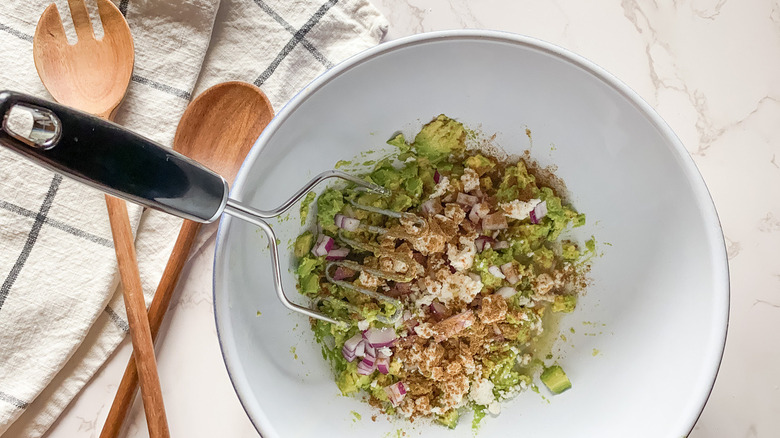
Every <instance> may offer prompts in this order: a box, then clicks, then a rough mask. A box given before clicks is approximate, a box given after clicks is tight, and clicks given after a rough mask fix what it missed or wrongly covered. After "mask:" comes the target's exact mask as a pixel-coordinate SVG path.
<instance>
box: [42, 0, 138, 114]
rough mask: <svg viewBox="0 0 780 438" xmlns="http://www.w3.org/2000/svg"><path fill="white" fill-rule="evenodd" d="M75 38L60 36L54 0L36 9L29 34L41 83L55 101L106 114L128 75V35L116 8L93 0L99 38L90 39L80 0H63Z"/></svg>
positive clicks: (62, 33) (130, 56)
mask: <svg viewBox="0 0 780 438" xmlns="http://www.w3.org/2000/svg"><path fill="white" fill-rule="evenodd" d="M68 5H69V6H70V13H71V17H72V18H73V24H74V26H75V28H76V36H77V37H78V41H77V42H76V44H73V45H71V44H70V43H68V39H67V37H66V36H65V28H64V26H63V25H62V19H61V18H60V13H59V11H58V10H57V5H55V4H54V3H52V4H50V5H49V6H48V7H47V8H46V10H45V11H44V12H43V15H41V19H40V21H39V22H38V26H37V27H36V28H35V36H34V37H33V56H34V59H35V69H36V70H38V76H40V78H41V81H42V82H43V85H44V86H45V87H46V90H48V91H49V93H50V94H51V95H52V96H53V97H54V99H55V100H57V102H59V103H62V104H64V105H68V106H72V107H74V108H78V109H80V110H82V111H86V112H88V113H90V114H94V115H96V116H100V117H103V118H105V119H110V118H111V115H112V113H113V111H114V110H115V109H116V107H117V106H119V103H120V102H121V101H122V99H123V98H124V96H125V92H126V91H127V87H128V85H129V84H130V78H131V77H132V75H133V61H134V59H135V56H134V51H133V37H132V35H131V34H130V28H129V27H128V25H127V21H125V18H124V17H123V16H122V13H121V12H120V11H119V9H117V7H116V6H114V4H113V3H111V2H110V1H109V0H98V1H97V5H98V13H99V15H100V21H101V22H102V24H103V38H101V39H99V40H98V39H96V38H95V34H94V31H93V30H92V23H91V21H90V18H89V13H88V12H87V8H86V5H85V4H84V1H83V0H68Z"/></svg>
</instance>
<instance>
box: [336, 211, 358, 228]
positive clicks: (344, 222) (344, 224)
mask: <svg viewBox="0 0 780 438" xmlns="http://www.w3.org/2000/svg"><path fill="white" fill-rule="evenodd" d="M333 220H334V222H336V226H337V227H339V228H343V229H345V230H347V231H357V229H358V227H359V226H360V220H358V219H355V218H353V217H349V216H344V215H343V214H337V215H336V216H334V218H333Z"/></svg>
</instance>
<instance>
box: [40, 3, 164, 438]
mask: <svg viewBox="0 0 780 438" xmlns="http://www.w3.org/2000/svg"><path fill="white" fill-rule="evenodd" d="M97 5H98V13H99V15H100V21H101V22H102V25H103V34H104V35H103V37H102V38H101V39H97V38H95V34H94V32H93V30H92V22H91V20H90V17H89V12H88V11H87V7H86V4H85V3H84V0H68V6H69V8H70V13H71V17H72V18H73V25H74V27H75V28H76V36H77V37H78V41H77V42H76V44H69V43H68V40H67V38H66V36H65V28H64V27H63V24H62V19H61V18H60V14H59V11H58V10H57V6H56V5H55V4H51V5H49V6H48V7H47V8H46V10H45V11H44V12H43V15H42V16H41V19H40V21H39V22H38V26H37V27H36V29H35V36H34V38H33V55H34V59H35V68H36V70H38V76H40V78H41V81H42V82H43V85H44V86H45V87H46V89H47V90H48V91H49V93H51V95H52V96H53V97H54V98H55V99H56V100H57V101H58V102H60V103H61V104H64V105H67V106H71V107H73V108H76V109H79V110H82V111H85V112H88V113H91V114H94V115H96V116H100V117H103V118H106V119H109V120H110V119H112V118H113V116H114V112H115V111H116V108H117V107H118V106H119V104H120V103H121V102H122V99H123V98H124V96H125V93H126V91H127V87H128V86H129V84H130V79H131V77H132V73H133V62H134V59H135V55H134V48H133V37H132V35H131V34H130V28H129V26H128V25H127V21H125V18H124V17H123V16H122V13H121V12H119V9H117V7H116V6H114V5H113V4H112V3H111V2H110V1H109V0H97ZM106 206H107V208H108V216H109V219H110V222H111V233H112V234H113V237H114V248H115V250H116V256H117V262H118V265H119V274H120V278H121V280H122V290H123V293H124V301H125V307H126V309H127V319H128V324H129V326H130V337H131V339H132V343H133V358H134V359H135V363H136V365H137V366H138V379H139V385H140V387H141V398H142V400H143V404H144V410H145V412H146V420H147V423H148V427H149V435H150V436H151V437H154V438H157V437H168V436H170V432H169V430H168V422H167V419H166V416H165V408H164V405H163V399H162V390H161V389H160V380H159V376H158V373H157V362H156V360H155V357H154V344H153V343H152V336H151V330H150V327H149V321H148V319H147V316H146V304H145V302H144V295H143V289H142V287H141V277H140V274H139V272H138V262H137V260H136V254H135V246H134V241H133V233H132V229H131V226H130V219H129V217H128V213H127V205H126V204H125V202H124V201H122V200H120V199H117V198H114V197H113V196H109V195H106Z"/></svg>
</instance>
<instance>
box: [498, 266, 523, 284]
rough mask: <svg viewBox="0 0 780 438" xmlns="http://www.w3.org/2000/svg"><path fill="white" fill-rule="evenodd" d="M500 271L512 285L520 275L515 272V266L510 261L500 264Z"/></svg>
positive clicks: (517, 280) (518, 279)
mask: <svg viewBox="0 0 780 438" xmlns="http://www.w3.org/2000/svg"><path fill="white" fill-rule="evenodd" d="M501 272H503V273H504V275H505V276H506V281H508V282H509V284H511V285H512V286H514V285H516V284H517V283H518V282H519V281H520V276H519V275H518V273H517V268H515V266H514V265H513V264H512V262H509V263H504V264H503V265H501Z"/></svg>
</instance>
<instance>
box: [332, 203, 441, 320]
mask: <svg viewBox="0 0 780 438" xmlns="http://www.w3.org/2000/svg"><path fill="white" fill-rule="evenodd" d="M356 190H357V191H361V190H360V188H359V189H356ZM349 203H350V204H351V205H352V206H353V207H354V208H357V209H360V210H364V211H367V212H370V213H376V214H380V215H383V216H385V217H389V218H394V219H398V220H399V224H403V226H398V227H392V228H384V227H378V226H374V225H369V224H365V223H362V222H359V223H355V221H356V219H354V218H342V220H348V221H353V223H352V225H351V226H350V227H348V228H349V230H347V229H344V228H340V229H339V231H338V235H337V236H338V237H337V240H338V241H339V243H340V244H341V245H342V246H345V247H349V248H350V250H351V251H350V252H351V253H352V254H356V255H357V256H358V257H360V258H362V259H363V261H364V263H360V262H358V261H356V260H349V259H343V260H332V261H329V262H328V263H327V264H326V265H325V277H326V278H327V280H328V281H329V282H330V283H332V284H335V285H337V286H339V287H342V288H345V289H349V290H353V291H355V292H358V293H361V294H364V295H366V296H368V297H371V298H373V299H376V300H377V301H379V302H382V303H386V304H389V305H391V306H392V309H393V310H394V313H393V314H392V315H391V316H386V315H385V314H383V313H381V312H380V314H379V315H377V316H376V319H377V320H378V321H379V322H382V323H386V324H395V323H396V322H397V321H399V320H400V319H401V316H402V315H403V305H402V303H401V302H400V301H399V300H397V299H396V298H393V297H391V296H388V295H387V294H385V293H383V292H387V291H389V290H390V284H389V283H388V282H393V283H396V284H397V283H401V284H407V283H409V282H411V281H412V280H414V279H415V278H417V277H418V276H421V275H422V274H423V267H422V265H420V263H418V262H417V261H416V260H415V259H414V258H413V257H412V256H411V255H410V254H409V253H404V252H401V251H398V250H396V249H395V246H394V245H393V246H391V247H388V246H383V245H379V244H377V243H373V242H371V239H370V238H366V239H364V240H361V239H360V238H358V237H357V234H361V233H360V232H364V233H362V234H367V235H369V236H374V237H376V238H386V239H390V242H394V241H396V240H399V239H400V240H409V239H413V238H416V237H419V236H421V235H422V234H424V233H425V232H426V231H427V229H428V223H427V222H426V221H425V220H423V219H422V218H421V217H419V216H417V215H415V214H412V213H399V212H395V211H392V210H387V209H383V208H378V207H373V206H370V205H364V204H360V203H358V202H357V201H355V200H354V199H350V200H349ZM366 260H370V261H372V262H374V263H373V264H375V265H376V266H371V263H365V261H366ZM345 275H346V277H345ZM356 275H357V276H358V278H357V279H354V278H351V277H355V276H356ZM347 279H350V280H349V281H347ZM326 299H327V298H326ZM346 306H347V308H348V309H350V310H351V311H353V312H354V313H359V309H358V308H357V307H356V306H352V305H349V304H347V305H346Z"/></svg>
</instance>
